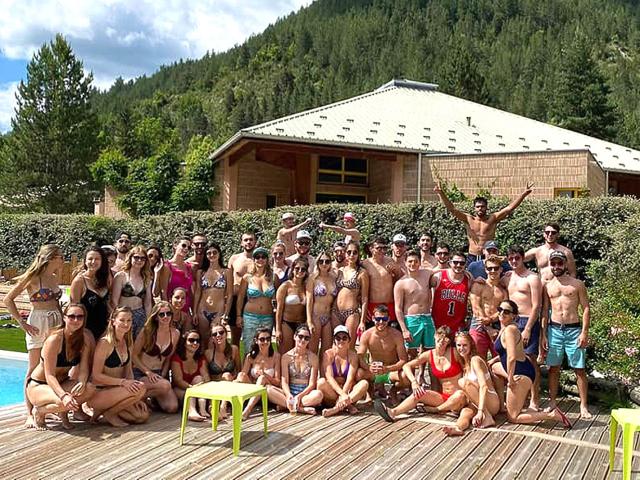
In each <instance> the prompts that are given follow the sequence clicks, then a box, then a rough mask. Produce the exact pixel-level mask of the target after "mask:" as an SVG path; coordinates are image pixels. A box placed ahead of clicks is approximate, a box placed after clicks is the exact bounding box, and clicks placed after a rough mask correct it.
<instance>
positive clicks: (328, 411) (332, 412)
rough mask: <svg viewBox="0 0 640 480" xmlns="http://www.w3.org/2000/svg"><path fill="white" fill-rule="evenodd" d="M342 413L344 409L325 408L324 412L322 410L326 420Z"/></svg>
mask: <svg viewBox="0 0 640 480" xmlns="http://www.w3.org/2000/svg"><path fill="white" fill-rule="evenodd" d="M341 411H342V409H340V408H338V407H331V408H325V409H324V410H322V416H323V417H325V418H327V417H332V416H334V415H335V414H337V413H340V412H341Z"/></svg>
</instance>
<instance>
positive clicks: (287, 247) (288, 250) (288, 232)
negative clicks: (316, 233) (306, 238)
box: [278, 212, 311, 257]
mask: <svg viewBox="0 0 640 480" xmlns="http://www.w3.org/2000/svg"><path fill="white" fill-rule="evenodd" d="M295 221H296V217H295V216H294V215H293V213H291V212H287V213H285V214H283V215H282V223H283V225H284V226H283V227H282V228H281V229H280V230H278V240H280V241H281V242H282V243H284V254H285V256H287V257H288V256H290V255H293V254H294V253H295V248H294V245H293V240H294V238H296V234H297V233H298V230H300V229H301V228H303V227H306V226H307V225H309V223H311V219H310V218H307V219H306V220H305V221H304V222H302V223H299V224H298V225H294V224H295Z"/></svg>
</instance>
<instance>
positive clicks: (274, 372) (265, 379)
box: [236, 327, 280, 419]
mask: <svg viewBox="0 0 640 480" xmlns="http://www.w3.org/2000/svg"><path fill="white" fill-rule="evenodd" d="M236 381H237V382H242V383H255V384H256V385H265V386H266V385H273V386H274V387H279V386H280V354H279V353H278V352H275V351H274V350H273V345H272V344H271V329H270V328H264V327H261V328H258V330H257V331H256V335H255V337H253V343H252V344H251V350H250V351H249V353H248V354H247V356H246V357H245V359H244V365H243V367H242V371H241V372H240V373H239V374H238V378H237V380H236ZM259 399H260V398H259V397H252V398H251V399H250V400H249V403H248V404H247V406H246V407H245V408H244V411H243V412H242V418H243V419H247V418H249V415H250V414H251V411H252V410H253V408H254V407H255V406H256V404H257V403H258V400H259Z"/></svg>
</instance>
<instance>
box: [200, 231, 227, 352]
mask: <svg viewBox="0 0 640 480" xmlns="http://www.w3.org/2000/svg"><path fill="white" fill-rule="evenodd" d="M195 289H196V293H195V301H196V307H195V309H194V314H193V319H194V321H193V325H194V326H195V327H197V329H198V331H199V332H200V338H201V339H202V344H203V345H204V346H205V347H206V346H207V345H209V337H210V336H211V333H210V330H211V326H212V325H213V324H214V323H224V322H226V321H227V319H228V318H229V310H231V300H232V298H233V275H232V272H231V269H230V268H226V267H225V266H224V259H223V256H222V250H221V249H220V246H219V245H218V244H216V243H211V244H210V245H209V246H208V247H207V249H206V251H205V256H204V259H203V260H202V265H201V267H200V269H199V270H198V271H197V272H196V281H195Z"/></svg>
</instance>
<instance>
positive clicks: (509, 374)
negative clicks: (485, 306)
mask: <svg viewBox="0 0 640 480" xmlns="http://www.w3.org/2000/svg"><path fill="white" fill-rule="evenodd" d="M517 318H518V305H516V303H515V302H513V301H512V300H504V301H503V302H501V303H500V306H499V307H498V319H499V320H500V327H501V328H500V333H499V334H498V338H496V341H495V345H494V346H495V349H496V352H497V353H498V357H495V358H492V359H491V360H490V361H489V365H490V366H491V370H492V372H493V374H494V376H495V379H496V387H497V390H498V393H499V394H500V396H501V398H502V393H503V392H504V382H505V380H506V383H507V385H506V387H507V391H506V398H505V405H506V408H507V420H509V422H511V423H537V422H541V421H544V420H555V421H558V422H562V424H563V425H564V427H565V428H571V422H569V419H568V418H567V416H566V415H565V414H564V413H563V412H562V410H560V409H559V408H558V407H556V408H554V409H553V410H552V411H550V412H538V411H535V410H529V409H527V410H522V408H523V407H524V403H525V401H526V400H527V397H528V396H529V392H530V390H531V385H532V383H533V381H534V380H535V378H536V371H535V369H534V367H533V364H532V363H531V361H530V360H529V358H528V357H527V356H526V355H525V353H524V346H523V343H522V335H521V334H520V331H519V330H518V326H517V324H516V320H517Z"/></svg>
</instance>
